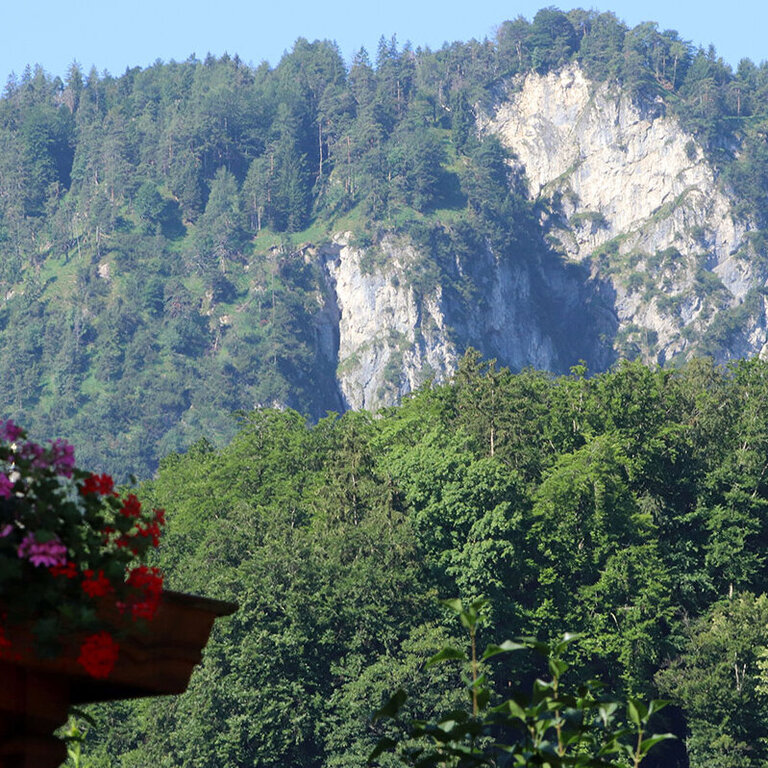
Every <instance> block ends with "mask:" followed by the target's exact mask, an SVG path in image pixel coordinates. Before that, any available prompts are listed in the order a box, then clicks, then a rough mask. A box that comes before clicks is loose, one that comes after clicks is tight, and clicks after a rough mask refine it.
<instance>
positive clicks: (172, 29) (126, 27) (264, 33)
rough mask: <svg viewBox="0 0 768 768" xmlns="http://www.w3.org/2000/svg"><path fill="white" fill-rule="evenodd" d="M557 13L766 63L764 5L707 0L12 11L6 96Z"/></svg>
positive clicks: (462, 32) (479, 0) (135, 2)
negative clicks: (14, 82) (41, 81)
mask: <svg viewBox="0 0 768 768" xmlns="http://www.w3.org/2000/svg"><path fill="white" fill-rule="evenodd" d="M547 4H555V5H558V7H560V8H562V9H564V10H567V9H569V8H571V7H574V6H577V7H578V6H581V7H591V8H595V9H597V10H612V11H614V13H616V15H617V16H618V17H619V18H621V19H623V20H624V21H625V22H626V23H628V24H629V25H631V26H632V25H635V24H637V23H639V22H641V21H649V20H652V21H657V22H658V24H659V27H660V28H661V29H676V30H677V31H678V32H679V33H680V34H681V36H682V37H683V38H684V39H686V40H690V41H691V42H693V43H694V44H696V45H699V44H701V45H705V46H707V45H709V44H710V43H713V44H714V45H715V47H716V48H717V51H718V53H719V54H720V55H721V56H722V57H723V58H724V59H725V60H726V61H727V62H729V63H730V64H731V65H733V66H735V65H736V64H737V63H738V61H739V59H741V58H744V57H748V58H751V59H752V60H753V61H755V62H757V63H759V62H761V61H764V60H766V59H768V42H767V41H766V37H767V36H766V30H767V29H768V3H766V2H765V1H764V0H761V1H759V2H758V0H747V1H746V2H740V0H736V2H730V3H728V2H723V0H718V2H717V3H715V2H707V0H698V1H697V2H693V1H692V0H673V1H670V0H665V1H661V0H644V1H643V2H641V3H638V2H628V1H627V0H620V1H618V0H617V1H616V2H612V3H610V4H609V3H597V4H594V5H593V4H591V3H573V4H563V3H560V4H558V3H551V2H548V0H540V2H527V1H526V2H509V1H508V2H501V0H463V1H462V2H457V1H456V0H450V1H447V0H443V1H442V2H440V1H439V0H382V1H381V2H379V3H374V2H371V0H366V1H363V2H360V0H357V1H356V2H353V0H314V2H309V1H307V0H300V1H298V2H297V1H296V0H266V1H265V0H250V1H249V0H217V2H210V1H209V2H202V0H131V2H119V0H118V1H112V2H110V0H67V1H66V2H63V1H62V0H56V2H54V1H53V0H37V1H36V2H34V3H22V2H21V0H15V2H14V1H13V0H8V2H7V3H4V5H5V7H4V8H3V13H2V24H3V33H4V34H3V35H2V38H3V39H2V43H1V44H0V78H1V79H0V86H2V84H3V83H4V82H5V79H6V78H7V77H8V75H9V74H10V73H11V71H14V72H16V74H21V72H22V71H23V70H24V67H25V65H26V64H41V65H42V66H43V67H44V69H45V70H46V71H48V72H49V73H51V74H53V75H61V76H64V75H65V73H66V71H67V69H68V67H69V65H70V63H71V62H72V61H73V60H77V61H78V62H79V63H80V65H81V66H82V67H83V68H84V69H85V70H89V69H90V68H91V66H92V65H95V66H96V68H97V69H98V70H99V71H100V72H101V71H103V70H107V71H109V72H110V73H111V74H113V75H119V74H122V73H123V72H124V71H125V69H126V68H127V67H133V66H141V67H146V66H148V65H150V64H152V63H153V62H154V61H155V60H157V59H162V60H163V61H169V60H170V59H176V60H184V59H186V58H187V57H188V56H189V55H190V54H192V53H195V54H196V55H197V56H198V57H200V58H202V57H204V56H205V54H206V53H208V52H211V53H213V54H215V55H221V54H222V53H224V52H225V51H227V52H228V53H230V54H235V53H238V54H239V55H240V58H242V59H243V60H244V61H245V62H248V63H253V64H258V63H259V62H261V61H263V60H266V61H268V62H269V63H270V64H272V65H274V64H276V63H277V62H278V61H279V59H280V56H281V55H282V54H283V52H284V51H286V50H289V49H290V48H291V46H292V45H293V42H294V41H295V39H296V38H297V37H299V36H303V37H306V38H307V39H309V40H315V39H318V38H319V39H331V40H336V42H337V43H338V44H339V47H340V49H341V52H342V54H343V55H344V57H345V58H346V59H347V60H349V58H350V57H351V56H352V54H353V53H354V52H355V51H356V50H357V49H358V48H359V47H360V46H365V47H366V48H368V50H369V52H370V53H371V54H372V55H373V54H374V53H375V50H376V44H377V41H378V39H379V37H380V36H381V35H384V36H385V37H387V38H389V37H391V36H392V35H393V34H394V35H397V39H398V40H399V41H400V42H401V43H404V42H405V41H406V40H410V41H411V42H412V43H413V45H414V47H418V46H420V45H421V46H430V47H431V48H439V47H440V46H441V45H442V44H443V42H445V41H453V40H468V39H470V38H472V37H475V38H479V39H481V38H483V37H486V36H492V35H493V34H494V30H495V28H496V27H497V26H498V25H499V24H500V23H501V22H502V21H504V20H505V19H510V18H515V17H516V16H518V15H523V16H525V17H527V18H528V19H531V18H532V17H533V15H534V14H535V13H536V11H537V10H538V9H539V8H541V7H543V6H545V5H547Z"/></svg>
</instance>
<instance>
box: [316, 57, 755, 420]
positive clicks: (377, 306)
mask: <svg viewBox="0 0 768 768" xmlns="http://www.w3.org/2000/svg"><path fill="white" fill-rule="evenodd" d="M477 128H478V131H479V132H480V133H486V134H488V133H491V134H496V135H497V136H498V137H499V138H500V139H501V141H502V142H503V143H504V144H505V145H506V146H507V147H508V148H509V149H510V150H511V152H512V153H513V155H514V161H513V162H514V163H515V164H517V165H518V167H519V170H520V171H522V173H523V174H524V176H525V178H526V179H527V183H528V190H529V194H530V196H531V198H532V199H533V200H535V201H536V202H537V204H538V206H537V207H538V210H540V211H541V215H540V222H539V225H540V227H541V231H540V232H539V233H538V237H540V240H541V243H542V245H541V248H538V249H535V253H534V252H531V253H525V252H521V253H517V254H497V253H494V252H493V251H492V249H491V247H490V246H486V247H485V248H484V249H481V250H480V251H479V252H478V253H475V254H471V256H470V257H469V258H465V259H464V261H461V260H460V259H459V258H458V256H457V257H456V263H455V264H454V265H450V264H449V265H448V266H447V267H446V265H445V264H444V263H443V264H442V266H441V267H440V269H438V270H437V272H435V271H434V270H433V272H432V278H431V279H429V280H425V279H423V276H424V274H426V272H425V270H424V269H423V265H424V264H425V263H430V259H431V258H432V256H433V255H432V254H430V253H427V252H424V251H423V250H422V251H420V250H419V249H418V248H417V247H415V246H414V244H413V243H412V242H411V241H409V240H408V239H407V237H405V236H396V235H389V236H386V237H384V239H383V240H382V241H381V242H380V243H378V244H377V245H376V246H372V247H357V246H355V245H354V244H353V240H352V238H351V236H350V235H349V234H348V233H337V234H336V235H335V236H334V237H333V238H332V241H331V242H328V243H326V244H324V245H321V246H319V247H317V248H315V249H314V251H313V253H314V256H313V258H316V259H318V260H319V265H320V267H321V272H322V274H323V275H324V276H325V286H324V300H323V305H324V309H323V312H322V313H321V314H322V318H323V319H322V322H320V323H319V325H318V328H319V331H318V339H320V340H323V339H324V340H325V341H324V342H323V344H322V346H323V349H324V350H325V351H324V352H323V357H324V359H328V360H329V361H330V362H331V363H332V364H334V363H335V365H336V381H337V383H338V388H339V393H338V394H339V397H340V401H341V402H343V405H344V407H351V408H372V409H376V408H378V407H380V406H383V405H389V404H392V403H395V402H397V401H398V400H399V398H400V397H402V396H403V395H404V394H406V393H407V392H409V391H411V390H413V389H414V388H415V387H417V386H418V385H419V384H421V383H422V382H424V381H426V380H428V379H435V380H437V381H440V380H443V379H445V378H447V377H448V376H449V375H450V374H451V373H452V372H453V371H454V370H455V368H456V365H457V362H458V359H459V357H460V356H461V355H462V354H463V352H464V351H465V350H466V349H467V347H469V346H473V347H475V348H477V349H479V350H480V351H481V352H482V353H483V355H484V356H486V357H487V358H492V357H493V358H496V359H497V360H498V362H499V364H501V365H505V366H509V367H510V368H512V369H513V370H514V369H520V368H523V367H525V366H534V367H536V368H542V369H548V370H551V371H553V372H566V371H567V370H568V368H569V366H571V365H574V364H575V363H577V362H579V361H580V360H585V361H586V362H587V364H588V366H589V368H590V370H592V371H597V370H602V369H605V368H606V367H608V366H609V365H610V364H611V363H612V362H613V361H614V360H615V359H616V358H617V357H618V356H621V355H627V356H630V357H637V356H640V357H641V358H643V359H645V360H646V361H648V362H660V363H664V362H667V361H669V360H671V359H672V358H678V359H685V358H687V357H690V356H693V355H695V354H710V355H712V356H714V357H715V358H716V359H717V360H720V361H722V360H726V359H729V358H731V357H744V356H751V355H765V354H767V353H768V333H767V332H766V328H767V327H768V297H767V296H766V294H768V291H766V290H765V286H766V278H767V277H768V267H767V266H766V265H768V258H767V254H766V253H765V250H766V246H765V244H764V241H763V239H762V238H761V237H759V236H758V234H757V233H756V232H755V231H754V230H755V225H754V223H753V222H751V221H750V220H748V219H746V218H744V217H740V216H738V215H737V214H736V213H735V211H736V206H735V201H734V199H733V197H732V195H731V193H730V191H729V190H728V189H727V187H726V186H725V185H724V184H723V183H722V181H721V180H720V179H719V178H718V174H717V172H716V170H715V168H714V167H713V166H712V164H711V163H710V162H709V161H708V159H707V157H706V156H705V154H704V151H703V150H702V148H701V146H699V144H698V143H697V141H696V140H695V138H693V137H692V136H691V135H690V134H687V133H686V132H685V131H684V130H683V129H682V128H681V126H680V124H679V123H678V122H677V121H676V120H675V119H674V118H672V117H670V116H668V115H667V114H666V113H665V108H664V104H663V102H662V101H661V100H659V101H656V102H651V103H645V104H641V105H639V104H637V103H635V102H634V101H633V100H632V98H631V97H630V96H628V95H627V94H626V93H623V92H622V91H621V90H620V88H619V86H618V85H617V84H613V85H612V84H603V85H595V84H594V83H591V82H590V81H589V80H588V79H587V78H586V76H585V75H584V73H583V72H582V70H581V69H579V67H578V66H575V65H574V66H571V67H568V68H566V69H563V70H561V71H559V72H556V73H550V74H547V75H538V74H535V73H531V74H529V75H527V76H526V77H524V78H519V79H517V80H515V81H513V82H511V83H508V84H507V85H506V86H505V87H504V88H503V89H502V90H500V91H499V92H498V94H497V99H496V102H495V103H494V104H493V105H492V106H491V107H490V108H488V110H487V112H485V113H483V114H480V115H478V117H477ZM735 151H737V148H735ZM536 236H537V235H536V233H534V235H533V237H534V239H535V237H536ZM542 254H543V255H542ZM434 263H435V262H434V260H433V262H432V264H433V265H434ZM440 270H442V272H441V271H440ZM427 272H428V270H427ZM435 274H438V275H439V276H438V277H437V278H435ZM420 276H421V277H420Z"/></svg>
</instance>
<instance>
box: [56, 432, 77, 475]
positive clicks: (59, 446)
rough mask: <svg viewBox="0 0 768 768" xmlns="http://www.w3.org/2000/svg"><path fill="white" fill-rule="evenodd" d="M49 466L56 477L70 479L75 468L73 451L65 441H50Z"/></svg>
mask: <svg viewBox="0 0 768 768" xmlns="http://www.w3.org/2000/svg"><path fill="white" fill-rule="evenodd" d="M51 457H52V461H51V466H52V467H53V468H54V470H55V472H56V474H57V475H64V477H72V470H73V469H74V466H75V449H74V447H73V446H71V445H70V444H69V443H68V442H67V441H66V440H52V441H51Z"/></svg>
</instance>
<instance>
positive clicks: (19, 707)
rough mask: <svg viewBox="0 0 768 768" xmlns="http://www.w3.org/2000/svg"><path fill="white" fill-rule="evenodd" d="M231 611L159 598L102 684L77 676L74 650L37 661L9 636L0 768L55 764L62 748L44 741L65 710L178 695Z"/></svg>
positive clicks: (2, 668)
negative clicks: (216, 623)
mask: <svg viewBox="0 0 768 768" xmlns="http://www.w3.org/2000/svg"><path fill="white" fill-rule="evenodd" d="M236 608H237V606H236V605H235V604H233V603H227V602H222V601H220V600H209V599H207V598H203V597H197V596H194V595H187V594H182V593H180V592H170V591H164V592H163V595H162V600H161V603H160V607H159V608H158V611H157V614H156V616H155V618H154V620H153V621H152V622H151V623H150V624H149V625H147V627H146V629H138V628H132V629H131V628H129V636H128V637H127V638H123V639H121V642H120V654H119V656H118V659H117V662H116V663H115V666H114V668H113V669H112V671H111V672H110V674H109V676H108V677H107V678H106V679H103V680H99V679H95V678H93V677H91V676H89V675H88V674H87V673H86V672H85V670H84V669H83V667H82V666H81V665H80V664H79V663H78V662H77V653H76V652H75V651H74V650H73V651H72V652H67V651H66V650H65V652H64V653H63V654H62V655H60V656H58V657H57V658H55V659H40V658H37V657H36V656H35V655H34V654H33V652H32V647H31V638H25V637H24V635H23V633H18V634H15V635H14V636H13V638H12V640H13V645H12V647H11V648H8V649H6V652H4V653H3V655H2V656H0V768H57V767H58V766H59V765H61V763H62V762H64V760H65V759H66V746H65V744H64V743H63V742H62V741H60V740H59V739H57V738H56V737H54V736H53V735H52V734H53V731H55V730H56V729H57V728H58V727H59V726H61V725H63V724H64V722H65V721H66V719H67V711H68V709H69V707H70V706H71V705H73V704H89V703H95V702H102V701H114V700H116V699H130V698H138V697H142V696H161V695H166V694H176V693H182V692H183V691H185V690H186V688H187V685H188V684H189V679H190V677H191V675H192V670H193V669H194V667H195V665H196V664H198V663H199V662H200V660H201V658H202V652H203V648H204V647H205V644H206V643H207V642H208V637H209V636H210V633H211V629H212V627H213V622H214V620H215V619H217V618H219V617H221V616H228V615H230V614H232V613H234V611H235V610H236ZM116 621H119V618H118V619H116ZM75 647H76V646H75V645H73V649H74V648H75Z"/></svg>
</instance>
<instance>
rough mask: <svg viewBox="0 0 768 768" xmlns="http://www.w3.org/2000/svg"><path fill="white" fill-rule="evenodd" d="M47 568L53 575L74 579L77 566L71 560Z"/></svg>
mask: <svg viewBox="0 0 768 768" xmlns="http://www.w3.org/2000/svg"><path fill="white" fill-rule="evenodd" d="M49 570H50V571H51V574H53V575H54V576H64V578H66V579H74V578H75V576H77V566H76V565H75V564H74V563H73V562H72V561H71V560H68V561H67V562H66V563H65V564H64V565H54V566H53V567H52V568H50V569H49Z"/></svg>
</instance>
